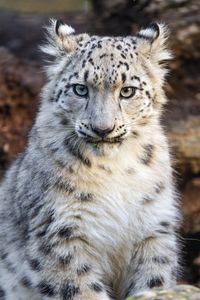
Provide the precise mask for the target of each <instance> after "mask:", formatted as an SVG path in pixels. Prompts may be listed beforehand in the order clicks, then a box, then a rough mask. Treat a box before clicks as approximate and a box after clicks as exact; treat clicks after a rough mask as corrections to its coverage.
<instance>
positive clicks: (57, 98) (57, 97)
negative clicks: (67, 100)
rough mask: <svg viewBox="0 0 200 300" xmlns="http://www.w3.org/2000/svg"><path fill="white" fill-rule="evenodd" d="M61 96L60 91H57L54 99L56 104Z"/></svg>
mask: <svg viewBox="0 0 200 300" xmlns="http://www.w3.org/2000/svg"><path fill="white" fill-rule="evenodd" d="M61 94H62V90H59V91H58V94H57V96H56V98H55V101H56V102H58V100H59V98H60V96H61Z"/></svg>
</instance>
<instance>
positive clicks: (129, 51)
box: [75, 36, 141, 85]
mask: <svg viewBox="0 0 200 300" xmlns="http://www.w3.org/2000/svg"><path fill="white" fill-rule="evenodd" d="M76 55H77V64H76V66H75V69H76V68H77V70H78V73H79V77H80V78H81V79H83V78H84V80H85V81H92V83H93V84H94V85H100V84H101V83H102V82H104V83H105V82H107V83H108V84H109V85H110V84H111V85H113V84H115V85H117V84H119V83H120V82H125V81H126V80H127V79H131V78H133V77H134V75H136V74H138V71H139V70H140V69H141V68H140V66H139V65H140V64H139V63H138V60H139V58H138V52H137V43H136V38H135V37H130V38H127V37H98V36H93V37H91V38H90V39H89V40H88V41H86V42H82V43H81V44H80V47H79V49H78V50H77V53H76ZM140 71H141V70H140ZM140 73H141V72H140Z"/></svg>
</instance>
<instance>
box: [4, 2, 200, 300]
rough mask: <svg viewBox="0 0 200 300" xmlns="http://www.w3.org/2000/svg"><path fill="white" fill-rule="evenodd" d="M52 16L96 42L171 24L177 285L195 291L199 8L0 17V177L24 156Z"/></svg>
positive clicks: (199, 272)
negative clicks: (178, 213) (180, 268)
mask: <svg viewBox="0 0 200 300" xmlns="http://www.w3.org/2000/svg"><path fill="white" fill-rule="evenodd" d="M8 2H9V1H7V3H8ZM18 2H20V1H18ZM63 2H66V3H67V0H65V1H63ZM0 6H1V2H0ZM48 11H49V10H48ZM52 11H54V10H53V9H52ZM52 16H54V17H55V18H62V19H63V20H64V21H65V22H66V23H68V24H70V25H72V26H73V27H75V28H76V30H77V32H84V31H90V32H92V33H96V34H112V35H125V34H133V33H134V32H135V31H136V30H137V29H138V28H139V27H141V26H145V25H147V24H148V23H150V22H151V21H154V20H157V21H159V20H160V21H163V22H165V23H167V24H169V27H170V30H171V40H170V44H171V48H172V49H173V51H174V54H175V59H174V60H173V61H172V62H171V64H170V68H171V74H170V76H169V79H168V84H167V85H166V90H167V94H168V97H169V103H168V105H167V107H166V113H165V116H164V117H163V122H164V124H165V127H166V131H167V134H168V136H169V140H170V144H171V148H172V153H173V155H174V167H175V178H176V181H177V185H178V188H179V191H180V206H181V209H182V211H183V216H184V217H183V222H182V229H181V234H182V241H181V242H182V245H183V251H182V253H183V254H182V256H183V264H184V266H185V271H184V273H183V275H182V278H181V279H180V282H182V283H190V284H193V285H196V286H199V287H200V117H199V116H200V114H199V113H200V1H199V0H168V1H163V0H138V1H137V0H93V1H91V9H90V10H89V11H88V12H87V13H86V12H85V11H82V12H67V11H66V12H65V10H64V8H63V12H62V13H59V12H56V13H38V12H37V13H30V12H29V13H24V12H23V13H22V12H21V11H11V10H5V9H4V10H3V9H1V10H0V177H2V176H3V174H4V173H5V170H6V169H7V168H8V166H9V163H10V162H11V161H12V160H13V159H14V158H15V156H16V154H17V153H19V152H20V151H21V150H22V149H23V147H24V144H25V142H26V139H27V135H28V131H29V128H30V127H31V124H32V122H33V120H34V116H35V113H36V111H37V107H38V103H39V101H40V98H39V92H40V89H41V87H42V86H43V84H44V83H45V80H46V79H45V75H44V72H43V70H42V57H41V55H40V53H39V51H38V45H39V44H41V42H42V41H43V39H44V30H43V26H44V25H45V24H47V23H48V19H49V17H52ZM196 299H197V298H196ZM198 299H200V298H198Z"/></svg>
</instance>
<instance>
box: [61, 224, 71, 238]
mask: <svg viewBox="0 0 200 300" xmlns="http://www.w3.org/2000/svg"><path fill="white" fill-rule="evenodd" d="M72 234H73V228H72V227H70V226H68V227H63V228H60V229H59V231H58V235H59V236H60V237H61V238H65V239H69V238H70V237H71V236H72Z"/></svg>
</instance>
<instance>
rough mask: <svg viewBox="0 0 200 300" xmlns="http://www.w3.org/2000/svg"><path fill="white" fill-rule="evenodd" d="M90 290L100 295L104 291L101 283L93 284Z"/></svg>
mask: <svg viewBox="0 0 200 300" xmlns="http://www.w3.org/2000/svg"><path fill="white" fill-rule="evenodd" d="M89 288H90V289H91V290H93V291H95V292H97V293H100V292H102V291H103V287H102V285H101V284H100V283H98V282H93V283H91V284H90V285H89Z"/></svg>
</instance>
